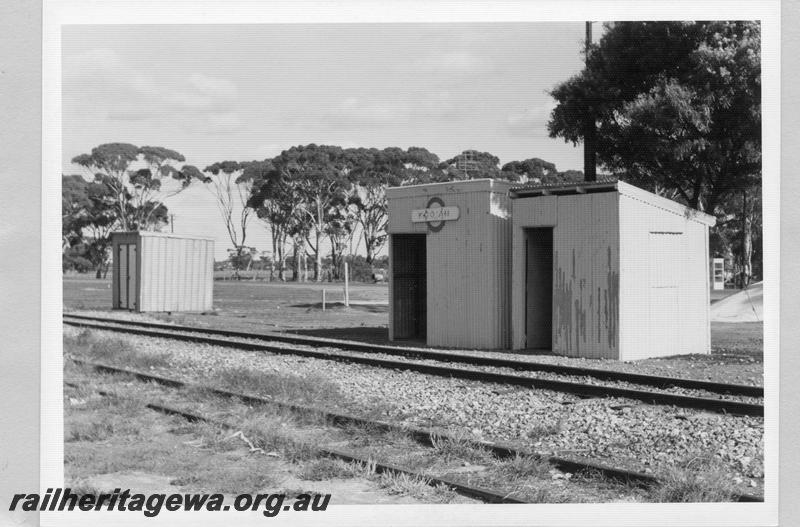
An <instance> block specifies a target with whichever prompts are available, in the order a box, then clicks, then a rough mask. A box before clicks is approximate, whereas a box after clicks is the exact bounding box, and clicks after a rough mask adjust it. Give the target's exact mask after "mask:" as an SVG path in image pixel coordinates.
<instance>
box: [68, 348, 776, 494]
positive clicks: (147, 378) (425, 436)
mask: <svg viewBox="0 0 800 527" xmlns="http://www.w3.org/2000/svg"><path fill="white" fill-rule="evenodd" d="M71 360H72V361H73V362H75V363H76V364H79V365H82V366H84V367H88V368H93V369H95V370H97V371H100V372H105V373H112V374H123V375H129V376H132V377H134V378H136V379H138V380H140V381H143V382H155V383H157V384H160V385H162V386H166V387H169V388H177V389H183V388H188V387H192V386H194V387H198V385H195V384H191V383H187V382H184V381H181V380H178V379H173V378H169V377H164V376H161V375H154V374H151V373H145V372H141V371H137V370H133V369H128V368H121V367H117V366H111V365H107V364H101V363H96V362H90V361H86V360H82V359H76V358H72V359H71ZM65 384H67V385H71V386H74V387H77V385H74V384H70V383H65ZM200 387H201V388H203V389H204V390H207V391H208V392H210V393H213V394H215V395H219V396H222V397H226V398H232V399H238V400H240V401H242V402H244V403H246V404H250V405H254V406H255V405H270V406H274V407H279V408H281V409H286V410H290V411H292V412H294V413H297V414H301V415H302V414H305V415H309V414H310V415H318V416H323V417H324V418H325V419H326V420H327V421H328V422H330V423H331V424H332V425H333V426H337V427H346V426H348V425H358V426H368V427H371V428H372V429H374V430H377V431H384V432H390V431H393V432H401V433H404V434H407V435H409V436H410V437H411V438H413V439H414V440H415V441H417V442H418V443H420V444H423V445H426V446H433V444H434V441H435V440H437V439H450V440H453V438H452V437H450V436H448V435H447V434H446V433H444V432H442V431H440V430H433V429H425V428H411V427H408V426H404V425H399V424H394V423H389V422H386V421H377V420H372V419H366V418H362V417H357V416H353V415H347V414H342V413H334V412H329V411H326V410H323V409H320V408H315V407H309V406H302V405H297V404H294V403H291V402H286V401H277V400H274V399H271V398H266V397H260V396H255V395H249V394H243V393H237V392H233V391H230V390H225V389H220V388H215V387H209V386H200ZM98 393H100V394H101V395H104V396H114V395H115V394H113V393H112V392H105V391H99V392H98ZM145 406H146V407H147V408H150V409H152V410H155V411H159V412H162V413H167V414H172V415H179V416H181V417H183V418H185V419H187V420H189V421H206V422H211V423H216V424H220V425H222V426H225V427H228V428H235V427H234V426H233V425H229V424H227V423H224V422H221V421H217V420H214V419H210V418H208V417H205V416H202V415H199V414H196V413H193V412H186V411H184V410H180V409H176V408H172V407H169V406H165V405H162V404H156V403H145ZM459 441H465V440H464V439H463V438H460V439H459ZM467 443H469V445H470V446H471V447H473V448H479V449H486V450H489V451H491V452H492V453H493V454H494V455H495V456H497V457H498V458H500V459H505V458H513V457H517V456H530V457H534V458H536V459H543V460H545V461H547V462H548V463H549V464H551V465H553V466H554V467H555V468H557V469H559V470H561V471H563V472H568V473H573V474H574V473H578V472H581V471H592V472H596V473H599V474H602V475H603V476H604V477H606V478H609V479H613V480H615V481H618V482H621V483H624V484H630V485H637V486H640V487H654V486H657V485H659V484H660V482H659V480H658V478H657V477H655V476H653V475H650V474H644V473H642V472H636V471H631V470H627V469H621V468H615V467H610V466H608V465H603V464H599V463H592V462H589V461H583V460H575V459H568V458H562V457H557V456H545V455H542V454H538V453H536V452H530V451H527V450H523V449H519V448H515V447H512V446H509V445H504V444H502V443H494V442H490V441H477V440H467ZM320 452H322V453H324V454H325V455H328V456H330V457H335V458H339V459H343V460H345V461H356V462H361V463H373V464H375V468H376V471H377V472H389V473H395V474H408V475H412V476H420V477H422V478H423V479H426V480H428V482H429V484H430V485H432V486H436V485H439V484H444V485H447V486H449V487H451V488H453V489H454V490H455V491H456V492H458V493H459V494H462V495H464V496H468V497H471V498H476V499H480V500H481V501H484V502H487V503H526V502H523V501H520V500H517V499H515V498H512V497H510V496H508V495H504V494H501V493H498V492H495V491H492V490H487V489H482V488H476V487H470V486H468V485H463V484H461V483H458V482H456V481H453V480H451V479H449V478H444V477H440V478H436V477H430V476H427V475H420V474H417V473H415V472H414V471H412V470H409V469H405V468H402V467H397V466H393V465H389V464H381V463H375V462H374V460H367V459H363V458H360V457H359V456H357V455H355V454H352V453H348V452H343V451H341V450H335V449H325V448H322V449H320ZM733 500H734V501H738V502H761V501H763V499H762V498H761V497H759V496H754V495H750V494H736V495H734V496H733Z"/></svg>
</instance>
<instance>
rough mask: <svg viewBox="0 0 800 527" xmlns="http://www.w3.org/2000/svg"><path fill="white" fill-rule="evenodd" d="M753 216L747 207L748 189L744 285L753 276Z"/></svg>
mask: <svg viewBox="0 0 800 527" xmlns="http://www.w3.org/2000/svg"><path fill="white" fill-rule="evenodd" d="M752 265H753V218H752V215H751V214H750V211H749V210H748V209H747V191H746V190H745V191H743V192H742V287H745V288H746V287H747V286H748V285H750V279H751V278H752V276H753V267H752Z"/></svg>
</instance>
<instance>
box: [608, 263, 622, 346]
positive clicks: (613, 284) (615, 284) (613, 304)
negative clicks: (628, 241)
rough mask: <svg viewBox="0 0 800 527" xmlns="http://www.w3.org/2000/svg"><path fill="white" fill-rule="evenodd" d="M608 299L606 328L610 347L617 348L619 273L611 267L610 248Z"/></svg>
mask: <svg viewBox="0 0 800 527" xmlns="http://www.w3.org/2000/svg"><path fill="white" fill-rule="evenodd" d="M606 288H607V293H606V298H608V297H609V296H610V298H609V305H608V308H607V309H606V327H607V328H608V346H609V347H610V348H612V349H616V347H617V321H618V320H619V273H618V272H616V271H614V268H613V267H612V265H611V247H609V248H608V274H607V279H606Z"/></svg>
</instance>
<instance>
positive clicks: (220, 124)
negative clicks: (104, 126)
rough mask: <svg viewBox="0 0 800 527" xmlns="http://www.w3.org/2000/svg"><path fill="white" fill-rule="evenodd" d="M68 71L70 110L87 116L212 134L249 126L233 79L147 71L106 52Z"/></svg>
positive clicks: (70, 60)
mask: <svg viewBox="0 0 800 527" xmlns="http://www.w3.org/2000/svg"><path fill="white" fill-rule="evenodd" d="M62 71H63V86H62V88H63V91H62V94H63V102H64V106H65V109H67V108H69V109H72V110H73V111H77V112H79V113H82V114H84V115H94V116H95V117H97V118H105V119H108V120H110V121H123V122H124V121H127V122H133V121H136V122H146V121H150V122H152V123H153V124H154V125H157V126H164V125H168V126H180V127H182V128H185V129H187V130H203V131H210V132H216V131H220V132H223V131H224V132H231V131H235V130H239V129H241V128H243V125H244V123H243V121H242V119H241V118H240V116H239V115H238V113H237V112H236V110H235V104H236V101H237V97H238V90H237V88H236V85H235V84H234V83H233V82H231V81H230V80H229V79H225V78H220V77H211V76H208V75H204V74H202V73H193V74H191V75H189V76H186V77H177V76H174V75H172V76H170V75H169V72H161V71H154V72H149V71H141V70H138V69H136V68H135V67H132V66H131V65H129V64H127V63H126V62H125V60H124V59H123V57H121V56H120V55H119V54H118V53H117V52H115V51H114V50H111V49H104V48H99V49H92V50H88V51H85V52H82V53H79V54H76V55H72V56H68V57H65V58H64V62H63V67H62Z"/></svg>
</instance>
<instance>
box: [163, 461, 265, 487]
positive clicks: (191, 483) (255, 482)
mask: <svg viewBox="0 0 800 527" xmlns="http://www.w3.org/2000/svg"><path fill="white" fill-rule="evenodd" d="M170 483H171V484H173V485H178V486H181V487H191V488H193V489H197V488H200V489H211V488H213V489H214V492H222V493H227V494H255V493H256V492H258V491H260V490H263V489H265V488H267V487H273V486H274V485H275V484H276V479H275V477H274V476H273V475H272V474H270V473H268V472H265V471H261V470H258V469H256V468H254V467H252V466H249V465H243V464H235V465H232V466H229V467H226V468H225V469H224V470H220V467H217V466H206V467H203V468H198V469H197V470H193V471H192V472H191V473H189V474H183V475H181V476H179V477H177V478H175V479H173V480H171V481H170Z"/></svg>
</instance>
